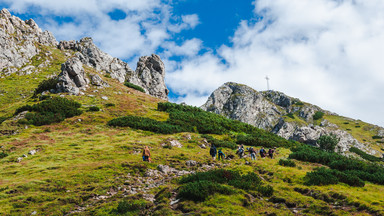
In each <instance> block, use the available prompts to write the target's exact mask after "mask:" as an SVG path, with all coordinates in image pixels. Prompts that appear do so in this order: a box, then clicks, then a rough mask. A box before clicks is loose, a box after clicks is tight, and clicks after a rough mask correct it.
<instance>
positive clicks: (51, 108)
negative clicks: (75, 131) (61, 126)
mask: <svg viewBox="0 0 384 216" xmlns="http://www.w3.org/2000/svg"><path fill="white" fill-rule="evenodd" d="M80 107H81V104H80V103H78V102H75V101H72V100H68V99H66V98H61V97H54V98H50V99H47V100H44V101H42V102H40V103H37V104H34V105H32V106H30V105H25V106H22V107H20V108H18V109H17V110H16V112H15V115H17V114H19V113H21V112H23V111H29V113H27V114H26V115H25V119H21V120H20V121H19V123H24V124H33V125H36V126H40V125H48V124H52V123H56V122H61V121H63V120H64V119H66V118H70V117H73V116H77V115H81V114H82V111H81V110H79V108H80Z"/></svg>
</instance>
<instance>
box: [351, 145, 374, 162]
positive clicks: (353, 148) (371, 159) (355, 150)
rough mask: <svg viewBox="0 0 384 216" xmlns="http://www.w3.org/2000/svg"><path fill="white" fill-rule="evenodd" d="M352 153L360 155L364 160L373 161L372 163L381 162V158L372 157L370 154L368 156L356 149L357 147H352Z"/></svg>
mask: <svg viewBox="0 0 384 216" xmlns="http://www.w3.org/2000/svg"><path fill="white" fill-rule="evenodd" d="M349 151H350V152H354V153H356V154H358V155H360V157H362V158H364V159H365V160H368V161H371V162H379V161H381V158H379V157H375V156H373V155H370V154H367V153H365V152H363V151H361V150H360V149H358V148H356V147H351V148H350V149H349Z"/></svg>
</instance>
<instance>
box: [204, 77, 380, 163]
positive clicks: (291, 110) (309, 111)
mask: <svg viewBox="0 0 384 216" xmlns="http://www.w3.org/2000/svg"><path fill="white" fill-rule="evenodd" d="M202 109H204V110H206V111H209V112H214V113H216V114H220V115H223V116H225V117H228V118H230V119H234V120H239V121H241V122H245V123H248V124H251V125H254V126H256V127H258V128H262V129H264V130H267V131H271V132H273V133H275V134H277V135H279V136H281V137H283V138H285V139H289V140H295V141H299V142H302V143H306V144H310V145H316V141H317V140H318V139H319V137H320V136H322V135H330V134H335V135H336V136H337V137H338V138H339V139H340V141H339V143H338V145H337V147H336V149H337V151H338V152H340V153H345V154H346V153H348V152H349V149H350V148H351V147H356V148H358V149H360V150H362V151H364V152H367V153H369V154H372V155H377V156H381V152H382V148H383V147H384V146H383V143H382V141H383V140H378V139H377V137H382V135H383V134H384V128H381V127H378V126H375V125H370V124H367V123H365V122H362V121H360V120H354V119H351V118H346V117H342V116H339V115H337V114H335V113H332V112H330V111H327V110H324V109H321V108H320V107H318V106H315V105H312V104H309V103H306V102H303V101H301V100H299V99H297V98H293V97H289V96H287V95H285V94H284V93H282V92H278V91H272V90H269V91H263V92H258V91H256V90H254V89H252V88H251V87H249V86H246V85H243V84H238V83H233V82H228V83H225V84H223V85H222V86H220V87H219V88H218V89H216V90H215V91H214V92H213V93H212V94H211V95H210V97H209V98H208V100H207V102H206V103H205V104H204V105H203V106H202Z"/></svg>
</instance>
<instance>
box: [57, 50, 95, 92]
mask: <svg viewBox="0 0 384 216" xmlns="http://www.w3.org/2000/svg"><path fill="white" fill-rule="evenodd" d="M88 84H89V80H88V78H86V75H85V72H84V69H83V64H82V63H81V61H80V60H79V59H78V58H76V57H73V58H70V59H68V60H67V61H66V62H65V63H64V64H62V65H61V73H60V75H59V78H58V83H57V86H56V88H57V90H58V92H69V93H70V94H74V95H79V93H80V89H85V88H86V87H87V85H88Z"/></svg>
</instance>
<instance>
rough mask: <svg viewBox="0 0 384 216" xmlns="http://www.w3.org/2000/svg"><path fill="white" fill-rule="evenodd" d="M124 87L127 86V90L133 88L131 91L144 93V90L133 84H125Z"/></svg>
mask: <svg viewBox="0 0 384 216" xmlns="http://www.w3.org/2000/svg"><path fill="white" fill-rule="evenodd" d="M124 85H125V86H127V87H129V88H133V89H136V90H137V91H141V92H144V93H145V90H144V89H143V88H142V87H140V86H138V85H135V84H133V83H130V82H125V83H124Z"/></svg>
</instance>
